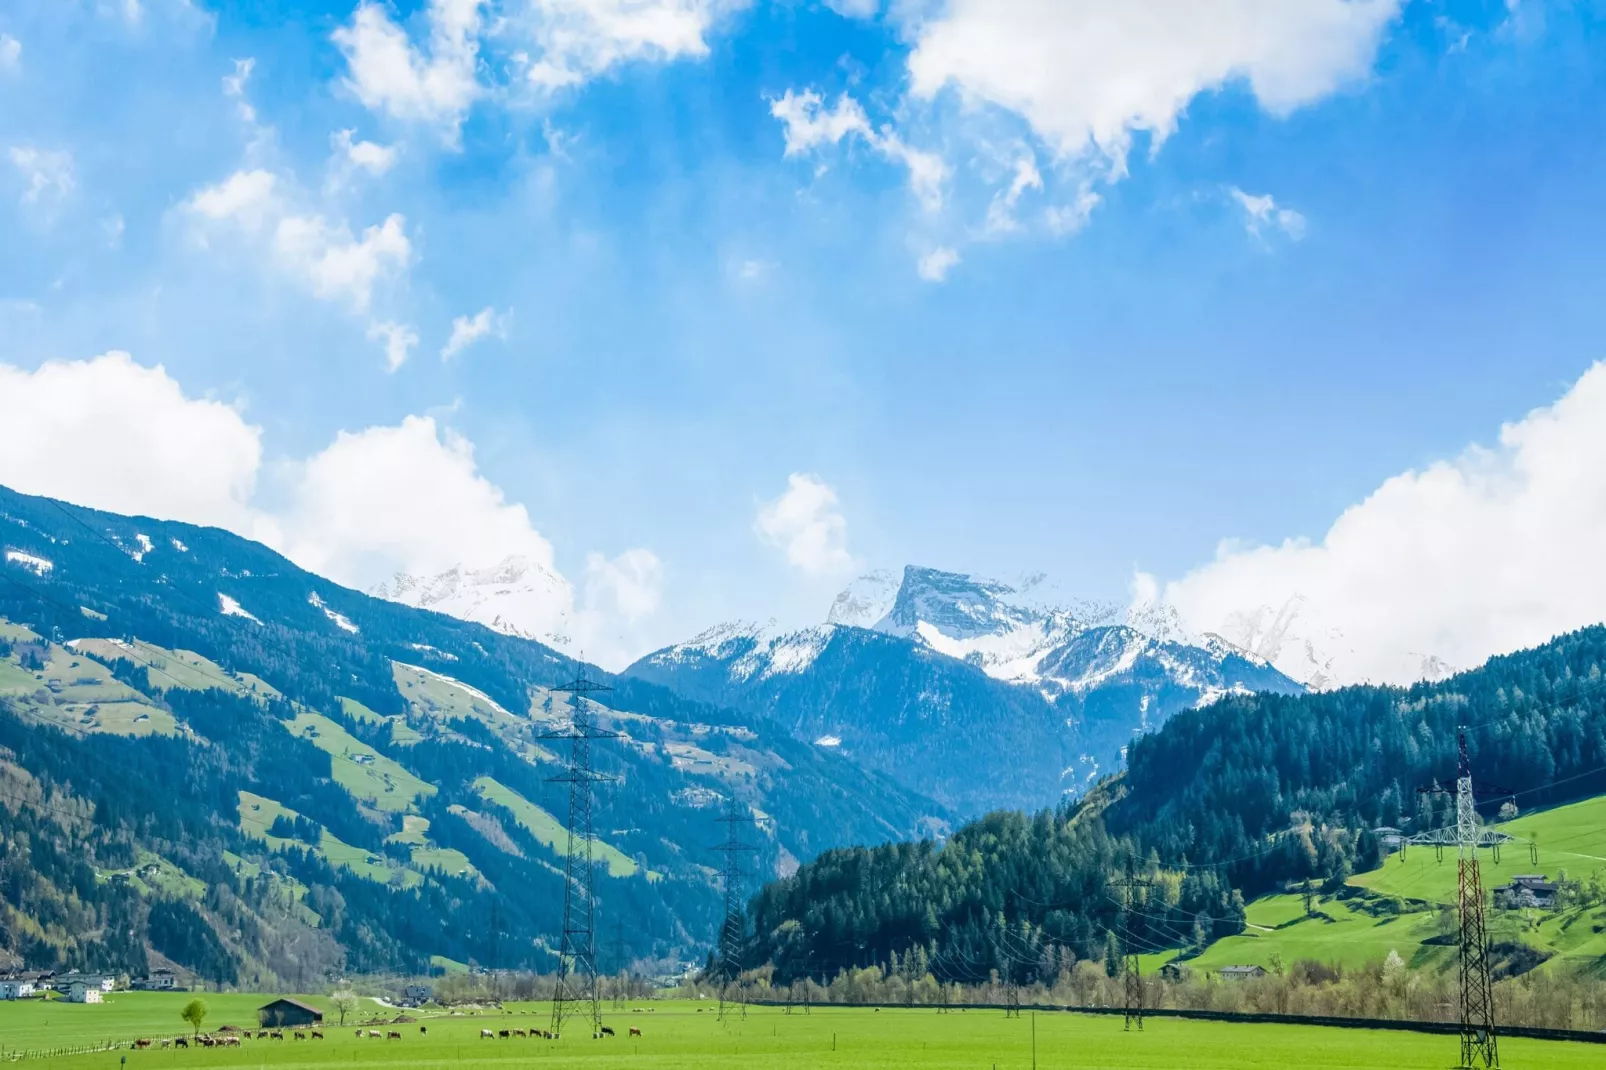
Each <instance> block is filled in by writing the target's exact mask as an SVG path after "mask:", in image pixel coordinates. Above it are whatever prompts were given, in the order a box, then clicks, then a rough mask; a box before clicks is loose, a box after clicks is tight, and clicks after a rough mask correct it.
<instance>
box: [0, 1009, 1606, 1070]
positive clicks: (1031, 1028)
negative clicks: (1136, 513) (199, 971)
mask: <svg viewBox="0 0 1606 1070" xmlns="http://www.w3.org/2000/svg"><path fill="white" fill-rule="evenodd" d="M188 998H189V997H188V996H185V995H182V994H176V993H175V994H167V993H163V994H154V993H135V994H127V993H118V994H115V995H113V996H110V997H108V1002H107V1003H106V1004H104V1005H102V1006H100V1007H94V1006H88V1007H79V1006H68V1005H62V1004H39V1003H25V1004H10V1005H0V1037H5V1038H6V1040H5V1043H6V1046H7V1047H8V1048H42V1047H49V1046H68V1045H72V1044H75V1043H78V1044H81V1043H89V1042H92V1041H94V1040H96V1039H102V1038H118V1039H123V1038H127V1039H132V1038H133V1037H136V1036H151V1037H159V1036H164V1035H176V1034H179V1033H183V1032H186V1031H187V1030H186V1029H185V1028H184V1027H183V1024H182V1023H181V1022H180V1021H179V1018H178V1012H179V1009H180V1008H181V1007H182V1006H183V1004H184V1002H185V1001H186V1000H187V999H188ZM203 998H205V999H206V1000H207V1002H208V1004H209V1005H210V1006H211V1009H212V1013H211V1014H210V1015H209V1016H208V1024H209V1025H217V1024H222V1023H223V1022H230V1023H232V1024H236V1025H244V1024H246V1023H248V1022H251V1021H252V1019H253V1017H254V1015H253V1013H252V1012H253V1010H254V1008H255V1007H256V1006H257V1005H259V1004H260V1003H262V1002H266V997H261V996H232V995H231V996H206V997H203ZM310 1001H311V1002H313V1003H316V1004H320V1005H327V1001H326V1000H322V999H319V998H318V997H310ZM649 1007H650V1010H649V1009H648V1008H649ZM548 1021H549V1013H548V1008H547V1007H546V1006H545V1005H543V1004H523V1005H515V1006H512V1007H509V1008H508V1009H507V1011H506V1012H504V1013H500V1014H498V1013H494V1012H488V1013H486V1014H483V1015H477V1016H470V1015H461V1016H455V1017H449V1018H448V1017H437V1018H421V1020H420V1024H422V1025H424V1026H425V1027H427V1028H428V1030H429V1032H428V1034H427V1035H421V1034H420V1033H419V1026H418V1025H402V1026H396V1027H395V1028H396V1029H398V1031H400V1032H401V1033H402V1034H403V1036H402V1039H400V1040H370V1039H366V1038H361V1039H359V1038H357V1037H355V1036H353V1032H354V1029H353V1028H352V1027H350V1026H348V1027H346V1028H344V1029H342V1028H337V1027H334V1026H329V1027H328V1028H326V1029H325V1030H324V1031H325V1032H326V1033H327V1034H328V1039H327V1040H323V1041H308V1042H302V1043H298V1042H295V1041H293V1040H284V1041H272V1040H262V1041H257V1040H251V1041H248V1042H247V1043H246V1044H244V1045H243V1046H241V1047H238V1048H213V1049H201V1050H190V1051H177V1050H162V1049H159V1048H153V1049H150V1050H143V1051H127V1050H123V1051H112V1052H104V1053H98V1054H93V1055H83V1056H61V1057H57V1058H53V1059H51V1060H50V1061H49V1065H51V1066H59V1067H62V1068H63V1070H78V1068H80V1067H82V1068H88V1067H96V1068H110V1067H114V1066H121V1065H122V1064H121V1063H120V1060H121V1059H122V1058H124V1057H125V1056H126V1058H127V1064H126V1066H127V1067H129V1068H131V1070H146V1068H150V1070H156V1068H163V1070H165V1068H167V1067H174V1066H181V1065H185V1064H194V1065H197V1066H205V1067H219V1068H221V1067H259V1068H260V1067H266V1066H283V1067H296V1068H298V1070H301V1068H317V1067H330V1068H334V1067H339V1066H353V1065H359V1064H360V1065H361V1066H363V1067H369V1068H377V1067H392V1066H394V1067H403V1066H406V1067H436V1066H441V1067H444V1066H451V1067H454V1068H463V1067H486V1068H493V1067H513V1066H521V1065H526V1066H527V1065H529V1064H531V1063H535V1064H537V1065H541V1066H552V1067H568V1066H575V1067H578V1066H587V1067H597V1068H603V1067H632V1066H640V1067H650V1068H653V1070H701V1068H704V1067H731V1068H736V1067H744V1068H745V1067H766V1068H776V1070H782V1068H785V1070H813V1068H816V1067H832V1066H836V1067H843V1068H850V1067H852V1068H865V1070H905V1068H915V1067H920V1068H932V1070H949V1068H952V1070H959V1068H964V1070H986V1068H988V1067H997V1068H998V1070H1026V1068H1028V1067H1031V1066H1033V1065H1034V1060H1033V1048H1034V1039H1033V1038H1034V1033H1035V1049H1036V1059H1035V1065H1036V1066H1037V1067H1040V1068H1042V1070H1053V1068H1070V1067H1086V1068H1093V1067H1097V1068H1107V1070H1173V1068H1175V1067H1179V1066H1185V1067H1189V1068H1190V1070H1228V1068H1231V1070H1246V1068H1247V1070H1273V1068H1276V1070H1283V1068H1287V1067H1295V1066H1297V1067H1300V1068H1301V1070H1362V1068H1365V1070H1375V1068H1377V1067H1383V1066H1386V1067H1389V1068H1390V1070H1430V1068H1431V1070H1440V1068H1443V1067H1447V1066H1451V1065H1453V1064H1454V1062H1455V1057H1456V1054H1457V1052H1456V1038H1454V1037H1450V1036H1429V1035H1424V1034H1416V1033H1402V1032H1371V1031H1365V1030H1348V1029H1326V1028H1321V1027H1316V1026H1283V1025H1238V1024H1229V1023H1218V1022H1188V1021H1179V1020H1174V1019H1150V1020H1149V1023H1148V1025H1147V1028H1146V1029H1144V1031H1143V1032H1141V1033H1139V1032H1133V1033H1127V1032H1124V1031H1123V1030H1122V1026H1121V1020H1120V1019H1119V1018H1118V1017H1102V1016H1087V1015H1073V1014H1060V1013H1040V1014H1038V1015H1036V1016H1035V1019H1034V1018H1033V1017H1032V1016H1030V1015H1028V1016H1026V1017H1023V1018H1017V1019H1009V1018H1005V1017H1004V1015H1003V1013H1002V1012H1000V1011H967V1012H963V1013H957V1012H956V1013H953V1014H946V1015H939V1014H937V1013H936V1012H935V1011H933V1010H929V1009H928V1010H907V1011H906V1010H887V1011H882V1012H875V1011H871V1010H863V1009H857V1008H852V1009H847V1008H816V1009H815V1010H814V1013H812V1014H809V1015H804V1014H802V1013H801V1012H799V1013H796V1014H792V1015H785V1014H783V1013H781V1011H780V1010H778V1009H773V1008H753V1009H752V1010H751V1011H750V1012H749V1015H748V1017H747V1018H746V1019H745V1020H742V1019H739V1018H738V1019H734V1020H728V1021H725V1022H721V1021H719V1020H717V1018H716V1017H715V1014H714V1008H713V1007H711V1006H707V1005H706V1004H704V1005H702V1010H701V1012H699V1011H698V1005H696V1004H690V1003H685V1002H678V1001H659V1002H656V1003H653V1004H638V1005H637V1007H636V1009H634V1010H633V1011H631V1012H612V1013H608V1014H606V1015H605V1017H604V1021H605V1022H607V1023H610V1024H611V1025H612V1026H613V1028H614V1029H615V1030H616V1031H617V1032H618V1033H619V1035H618V1036H617V1037H615V1038H611V1039H603V1040H600V1041H599V1040H592V1039H591V1038H590V1036H589V1034H588V1033H587V1032H585V1031H583V1028H581V1029H576V1028H570V1029H568V1030H566V1031H565V1033H566V1035H565V1036H564V1038H563V1039H562V1040H559V1041H555V1042H549V1041H543V1040H529V1039H522V1040H521V1039H518V1038H510V1039H507V1040H501V1039H494V1040H485V1039H482V1038H481V1037H480V1030H481V1029H485V1028H491V1029H502V1028H509V1029H512V1028H526V1029H528V1028H531V1027H545V1026H546V1025H547V1024H548ZM47 1022H48V1023H49V1024H48V1025H47V1024H45V1023H47ZM631 1026H635V1027H638V1028H640V1029H641V1031H642V1034H643V1035H642V1036H641V1037H639V1038H634V1037H629V1036H627V1035H626V1031H627V1028H628V1027H631ZM1501 1054H1502V1057H1503V1061H1504V1063H1505V1064H1506V1065H1507V1066H1510V1067H1513V1068H1522V1067H1530V1068H1540V1067H1542V1068H1545V1070H1583V1068H1585V1067H1598V1066H1599V1065H1601V1059H1602V1056H1603V1055H1606V1049H1602V1048H1601V1047H1599V1046H1596V1045H1589V1044H1560V1043H1554V1042H1548V1041H1522V1040H1513V1039H1509V1038H1508V1039H1506V1040H1503V1041H1502V1042H1501Z"/></svg>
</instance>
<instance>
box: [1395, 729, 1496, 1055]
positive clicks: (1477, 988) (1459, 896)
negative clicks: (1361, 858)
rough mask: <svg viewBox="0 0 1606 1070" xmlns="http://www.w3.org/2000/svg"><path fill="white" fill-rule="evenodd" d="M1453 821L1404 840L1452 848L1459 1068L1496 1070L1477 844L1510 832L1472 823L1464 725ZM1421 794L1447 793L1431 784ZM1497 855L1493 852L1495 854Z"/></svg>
mask: <svg viewBox="0 0 1606 1070" xmlns="http://www.w3.org/2000/svg"><path fill="white" fill-rule="evenodd" d="M1456 750H1457V763H1456V781H1455V826H1454V828H1453V829H1452V828H1442V829H1434V830H1432V831H1430V832H1425V833H1421V834H1419V835H1417V836H1412V837H1411V838H1410V840H1408V841H1404V842H1409V843H1427V844H1432V845H1433V847H1434V848H1435V849H1436V850H1437V851H1438V852H1439V855H1440V857H1441V858H1442V857H1443V852H1444V848H1445V847H1446V846H1447V845H1448V844H1450V843H1454V844H1455V849H1456V915H1457V917H1458V919H1459V921H1460V929H1461V947H1460V956H1459V958H1460V980H1461V1062H1460V1066H1462V1067H1463V1068H1465V1070H1499V1067H1500V1047H1499V1043H1498V1041H1497V1040H1496V1037H1495V1028H1494V983H1493V982H1492V981H1491V979H1490V977H1489V933H1488V928H1487V925H1486V923H1485V917H1484V901H1483V877H1482V874H1481V873H1480V872H1479V865H1478V848H1479V847H1489V848H1492V849H1494V850H1495V851H1498V850H1499V849H1500V848H1499V845H1500V843H1501V842H1503V841H1505V840H1509V839H1510V838H1511V837H1509V836H1507V835H1506V834H1505V833H1501V832H1496V831H1494V830H1492V829H1484V828H1481V827H1480V826H1479V825H1478V803H1477V796H1476V795H1475V794H1474V793H1473V790H1472V771H1471V762H1470V761H1469V760H1468V758H1467V731H1466V729H1465V728H1462V729H1460V730H1459V731H1458V732H1457V733H1456ZM1419 790H1420V791H1421V793H1422V794H1436V795H1448V794H1449V792H1447V791H1445V790H1444V789H1443V788H1440V787H1439V786H1438V785H1437V784H1435V785H1434V786H1433V787H1431V788H1422V789H1419ZM1498 857H1499V856H1498V855H1496V858H1497V859H1498Z"/></svg>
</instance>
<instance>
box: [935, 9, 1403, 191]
mask: <svg viewBox="0 0 1606 1070" xmlns="http://www.w3.org/2000/svg"><path fill="white" fill-rule="evenodd" d="M1401 4H1402V0H950V2H949V3H948V4H947V5H946V6H945V7H944V8H942V9H941V11H940V13H938V14H936V15H933V16H932V17H929V18H927V19H926V20H925V21H923V22H919V23H918V24H917V25H914V26H912V27H911V32H912V33H913V38H914V48H913V51H912V53H911V54H910V57H909V75H910V84H911V88H912V91H913V92H914V94H915V95H917V96H921V97H931V96H933V95H935V94H936V93H937V92H939V91H940V90H942V89H943V88H944V87H946V86H954V87H956V88H957V89H958V90H959V92H960V93H961V94H962V95H963V96H964V97H965V98H966V99H967V100H970V101H973V102H974V101H984V102H987V103H990V104H993V105H997V106H999V107H1002V108H1005V109H1008V110H1010V111H1014V112H1017V113H1019V114H1020V115H1021V116H1023V117H1024V118H1025V119H1026V120H1027V121H1028V122H1029V123H1030V124H1031V125H1032V127H1033V129H1034V130H1035V131H1036V132H1037V133H1038V135H1039V136H1041V137H1042V138H1043V140H1044V141H1045V142H1046V143H1047V144H1048V145H1049V146H1050V147H1051V148H1052V149H1053V150H1054V151H1055V153H1056V154H1058V155H1060V156H1062V157H1079V156H1083V155H1085V154H1088V153H1090V152H1091V153H1096V154H1098V155H1100V156H1102V157H1103V158H1104V159H1105V160H1106V161H1107V162H1108V164H1109V166H1110V168H1111V171H1112V173H1113V174H1119V173H1121V172H1122V171H1123V170H1124V168H1125V161H1126V156H1127V153H1128V150H1129V148H1130V145H1131V140H1132V136H1133V134H1134V133H1136V132H1145V133H1147V134H1149V135H1150V136H1151V137H1152V138H1153V139H1154V141H1155V142H1157V143H1158V142H1160V141H1163V140H1164V139H1165V138H1166V137H1167V136H1169V135H1170V134H1171V133H1172V132H1173V131H1174V130H1175V129H1176V125H1177V122H1178V119H1179V118H1180V116H1181V115H1182V113H1183V111H1184V110H1185V109H1186V108H1187V107H1188V104H1189V103H1190V102H1191V101H1192V100H1193V99H1194V98H1195V97H1196V96H1198V95H1199V94H1201V93H1204V92H1208V91H1211V90H1215V89H1219V88H1221V87H1223V86H1226V85H1228V84H1231V83H1234V82H1240V81H1241V82H1244V83H1246V84H1247V85H1248V86H1249V88H1250V89H1251V90H1252V91H1253V92H1254V94H1255V96H1256V97H1257V98H1258V100H1259V101H1260V103H1261V105H1262V106H1263V107H1265V108H1267V109H1268V110H1270V111H1272V112H1274V113H1279V114H1281V113H1285V112H1288V111H1291V110H1293V109H1295V108H1298V107H1300V106H1301V105H1305V104H1309V103H1311V102H1313V101H1316V100H1320V99H1321V98H1323V97H1325V96H1327V95H1328V94H1330V93H1332V92H1334V91H1335V90H1336V89H1338V88H1339V87H1340V86H1342V85H1343V84H1344V83H1345V82H1347V81H1351V80H1354V79H1357V78H1361V77H1363V76H1365V75H1366V74H1367V73H1368V72H1369V70H1370V68H1371V64H1372V60H1373V58H1374V56H1375V54H1376V51H1377V47H1378V43H1379V41H1380V40H1381V38H1382V35H1383V32H1384V30H1385V29H1386V28H1387V26H1388V25H1389V24H1390V23H1391V22H1392V21H1393V20H1394V18H1395V17H1396V15H1398V13H1399V10H1400V7H1401Z"/></svg>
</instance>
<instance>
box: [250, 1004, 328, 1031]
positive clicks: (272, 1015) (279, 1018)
mask: <svg viewBox="0 0 1606 1070" xmlns="http://www.w3.org/2000/svg"><path fill="white" fill-rule="evenodd" d="M257 1018H258V1019H259V1020H261V1022H262V1024H263V1025H281V1026H282V1025H322V1024H323V1011H320V1010H319V1009H318V1008H317V1007H309V1006H307V1005H306V1004H305V1003H302V1002H301V1001H300V1000H295V999H285V998H282V997H281V998H280V999H276V1000H274V1001H273V1002H272V1003H265V1004H263V1005H262V1006H261V1007H258V1008H257Z"/></svg>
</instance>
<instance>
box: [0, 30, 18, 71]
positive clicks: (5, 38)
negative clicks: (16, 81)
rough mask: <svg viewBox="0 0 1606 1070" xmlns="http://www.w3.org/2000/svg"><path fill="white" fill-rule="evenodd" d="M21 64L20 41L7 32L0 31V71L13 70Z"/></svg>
mask: <svg viewBox="0 0 1606 1070" xmlns="http://www.w3.org/2000/svg"><path fill="white" fill-rule="evenodd" d="M20 66H22V42H21V41H19V40H17V39H16V38H15V37H12V36H11V35H10V34H9V33H0V71H14V70H16V69H17V68H18V67H20Z"/></svg>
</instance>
